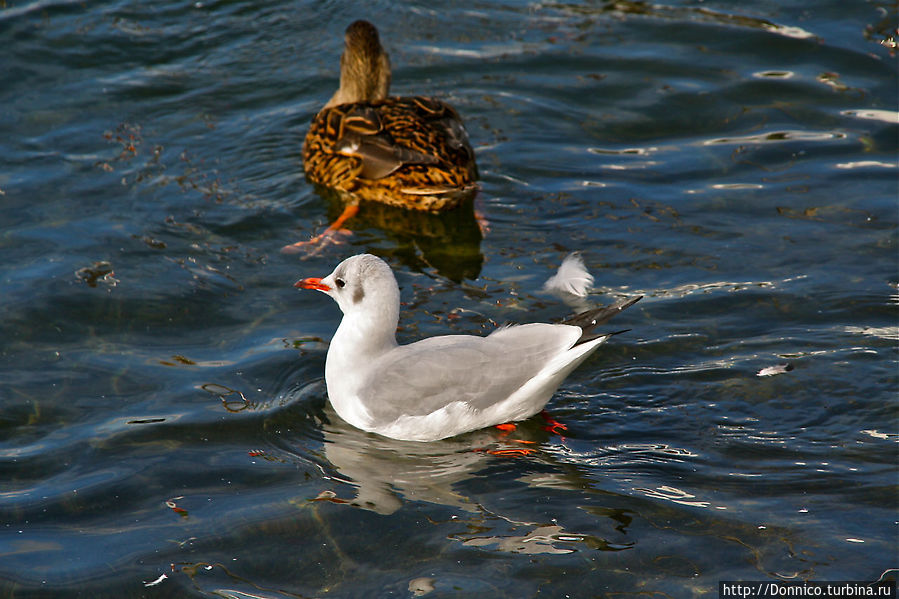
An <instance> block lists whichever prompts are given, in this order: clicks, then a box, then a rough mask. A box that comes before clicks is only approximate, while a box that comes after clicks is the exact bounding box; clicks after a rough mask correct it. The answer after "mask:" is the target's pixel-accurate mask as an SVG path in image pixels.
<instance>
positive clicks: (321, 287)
mask: <svg viewBox="0 0 899 599" xmlns="http://www.w3.org/2000/svg"><path fill="white" fill-rule="evenodd" d="M293 286H294V287H296V288H297V289H315V290H317V291H331V288H330V287H328V286H327V285H325V284H324V283H322V280H321V279H320V278H319V277H310V278H308V279H300V280H299V281H297V282H296V283H294V284H293Z"/></svg>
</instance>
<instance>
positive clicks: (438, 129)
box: [303, 97, 478, 211]
mask: <svg viewBox="0 0 899 599" xmlns="http://www.w3.org/2000/svg"><path fill="white" fill-rule="evenodd" d="M303 162H304V168H305V170H306V177H307V178H308V179H309V180H310V181H311V182H313V183H318V184H320V185H324V186H326V187H331V188H333V189H336V190H338V191H341V192H343V193H346V194H350V195H351V196H352V197H353V198H355V199H360V200H370V201H376V202H382V203H385V204H390V205H393V206H401V207H404V208H408V209H413V210H427V211H439V210H446V209H450V208H454V207H456V206H457V205H458V204H459V203H460V202H462V201H464V200H465V199H466V198H469V197H471V196H472V195H473V194H474V192H475V190H476V185H475V181H476V180H477V177H478V170H477V166H476V164H475V160H474V152H473V150H472V149H471V145H470V143H469V141H468V134H467V133H466V132H465V128H464V127H463V125H462V121H461V119H460V118H459V115H458V114H457V113H456V111H455V110H454V109H453V108H452V107H451V106H449V105H448V104H446V103H444V102H441V101H440V100H436V99H433V98H425V97H388V98H386V99H383V100H377V101H374V102H356V103H350V104H340V105H338V106H333V107H331V108H325V109H323V110H322V111H321V112H319V113H318V115H316V117H315V119H314V120H313V121H312V125H311V127H310V128H309V133H308V134H307V135H306V141H305V144H304V145H303Z"/></svg>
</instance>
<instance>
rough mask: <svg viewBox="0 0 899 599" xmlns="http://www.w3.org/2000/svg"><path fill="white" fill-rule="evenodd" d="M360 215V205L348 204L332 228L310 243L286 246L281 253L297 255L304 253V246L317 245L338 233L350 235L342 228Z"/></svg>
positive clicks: (309, 241)
mask: <svg viewBox="0 0 899 599" xmlns="http://www.w3.org/2000/svg"><path fill="white" fill-rule="evenodd" d="M358 213H359V204H347V206H346V208H344V209H343V212H342V213H341V214H340V216H338V217H337V220H335V221H334V222H333V223H331V226H329V227H328V228H327V229H325V230H324V231H322V232H321V233H319V234H318V235H316V236H315V237H313V238H312V239H310V240H308V241H298V242H296V243H292V244H290V245H285V246H284V247H283V248H281V251H282V252H283V253H285V254H296V253H297V252H300V251H302V248H303V247H304V246H307V245H317V244H319V243H322V242H324V241H327V240H329V239H330V238H331V237H333V236H334V235H336V234H338V233H349V231H348V230H347V229H343V228H342V227H343V223H345V222H346V221H348V220H349V219H351V218H353V217H354V216H356V214H358Z"/></svg>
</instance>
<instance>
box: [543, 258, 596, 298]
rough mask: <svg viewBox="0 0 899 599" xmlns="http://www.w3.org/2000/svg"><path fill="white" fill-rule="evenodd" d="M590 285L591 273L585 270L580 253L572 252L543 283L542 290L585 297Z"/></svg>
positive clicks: (591, 284)
mask: <svg viewBox="0 0 899 599" xmlns="http://www.w3.org/2000/svg"><path fill="white" fill-rule="evenodd" d="M592 286H593V275H591V274H590V273H589V272H587V267H586V266H584V259H583V258H581V255H580V253H578V252H573V253H571V254H568V256H566V257H565V259H564V260H563V261H562V264H561V265H560V266H559V270H558V272H556V274H555V275H553V276H551V277H550V278H549V279H547V281H546V283H544V284H543V290H544V291H547V292H549V293H553V294H560V293H561V294H568V295H574V296H577V297H587V292H588V291H590V288H591V287H592Z"/></svg>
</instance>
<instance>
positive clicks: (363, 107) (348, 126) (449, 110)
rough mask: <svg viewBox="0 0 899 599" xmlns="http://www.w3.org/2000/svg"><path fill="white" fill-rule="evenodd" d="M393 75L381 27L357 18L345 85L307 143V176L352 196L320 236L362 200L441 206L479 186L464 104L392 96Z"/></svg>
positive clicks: (347, 46) (350, 34) (349, 34)
mask: <svg viewBox="0 0 899 599" xmlns="http://www.w3.org/2000/svg"><path fill="white" fill-rule="evenodd" d="M390 79H391V71H390V58H389V56H388V54H387V52H386V51H385V50H384V48H383V46H382V45H381V41H380V37H379V35H378V30H377V28H376V27H375V26H374V25H372V24H371V23H370V22H368V21H364V20H358V21H355V22H353V23H352V24H350V25H349V27H347V29H346V35H345V37H344V51H343V55H342V56H341V59H340V86H339V87H338V89H337V91H336V92H334V95H333V96H331V99H329V100H328V102H327V103H326V104H325V105H324V107H323V108H322V109H321V110H320V111H319V112H318V114H316V115H315V117H314V118H313V120H312V124H311V125H310V127H309V131H308V132H307V134H306V138H305V141H304V143H303V168H304V171H305V175H306V179H307V180H308V181H309V182H311V183H313V184H315V185H319V186H322V187H325V188H329V189H333V190H335V191H337V192H338V193H339V194H340V195H341V196H342V198H343V199H344V200H345V202H346V207H345V209H344V211H343V213H342V214H341V215H340V217H339V218H338V219H337V220H336V221H335V222H334V223H333V224H332V225H331V226H330V227H329V228H328V229H327V230H326V232H325V233H323V234H322V235H319V236H318V237H319V238H320V237H323V236H325V235H330V234H332V233H334V232H336V231H339V230H340V228H341V227H342V226H343V224H344V223H345V222H346V220H348V219H349V218H352V217H353V216H355V215H356V214H357V212H358V210H359V203H360V202H364V201H370V202H379V203H382V204H387V205H390V206H396V207H400V208H404V209H407V210H417V211H424V212H441V211H445V210H452V209H454V208H457V207H458V206H459V205H460V204H462V203H463V202H465V201H466V200H468V199H470V198H473V197H474V195H475V194H476V192H477V189H478V187H477V179H478V167H477V163H476V162H475V155H474V150H473V149H472V147H471V143H470V141H469V138H468V132H467V131H466V129H465V126H464V124H463V122H462V119H461V117H460V116H459V113H458V112H457V111H456V109H455V108H453V107H452V106H450V105H449V104H448V103H446V102H444V101H442V100H439V99H437V98H432V97H427V96H391V95H389V93H390ZM304 243H308V242H300V243H299V244H294V246H299V245H302V244H304ZM288 247H293V246H288Z"/></svg>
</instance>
